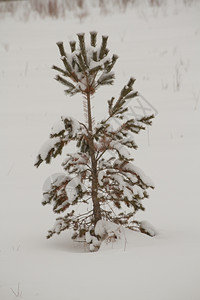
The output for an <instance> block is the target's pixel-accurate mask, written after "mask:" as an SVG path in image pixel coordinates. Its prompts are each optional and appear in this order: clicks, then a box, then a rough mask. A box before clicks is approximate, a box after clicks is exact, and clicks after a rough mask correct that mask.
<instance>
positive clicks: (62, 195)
mask: <svg viewBox="0 0 200 300" xmlns="http://www.w3.org/2000/svg"><path fill="white" fill-rule="evenodd" d="M77 36H78V45H77V42H76V41H70V43H69V44H70V49H71V53H70V54H67V53H66V52H65V49H64V45H63V42H58V43H57V46H58V49H59V52H60V56H61V60H62V63H63V67H62V68H61V67H57V66H55V65H54V66H53V67H52V68H53V69H54V70H55V71H57V72H58V74H59V75H57V76H56V78H55V79H56V80H57V81H58V82H60V83H61V84H62V85H64V86H65V87H66V90H65V93H66V94H67V95H70V96H73V95H75V94H77V93H80V94H81V95H82V97H83V101H84V113H85V116H86V121H85V123H83V122H79V121H78V120H75V119H74V118H72V117H69V116H62V117H61V120H60V121H59V122H58V123H57V124H56V125H55V126H54V127H53V128H52V131H51V134H50V139H49V140H48V142H47V143H45V144H44V145H43V147H42V148H41V150H40V153H39V154H38V156H37V161H36V163H35V166H36V167H39V165H40V164H41V163H42V162H46V163H47V164H49V163H51V160H52V158H55V157H57V156H58V155H61V154H62V151H63V148H64V147H65V146H67V145H68V143H69V142H71V141H75V142H76V147H77V151H76V152H75V153H73V154H67V156H66V157H65V159H64V161H63V163H62V166H63V168H64V171H65V173H63V174H59V175H57V176H54V178H53V180H52V182H51V184H50V185H49V187H48V188H47V189H46V190H45V191H44V193H43V201H42V204H43V205H46V204H51V205H52V206H53V211H54V213H57V214H60V213H65V215H64V216H61V217H58V218H57V219H56V223H55V225H54V227H53V228H52V229H51V230H49V232H48V236H47V238H50V237H52V235H54V234H55V233H57V234H59V233H60V232H62V231H64V230H66V229H73V232H74V233H73V236H72V238H73V239H78V238H79V239H80V238H83V239H86V241H87V243H88V244H90V250H95V249H98V247H99V246H100V244H101V241H102V240H103V239H104V238H105V236H108V235H109V236H112V235H116V232H117V230H115V228H118V227H119V225H120V226H121V225H123V226H125V227H127V228H130V229H133V230H140V231H141V232H144V233H147V234H149V232H148V231H147V232H145V229H144V228H143V227H142V226H141V224H140V222H137V221H136V220H135V213H136V212H137V211H138V210H144V207H143V205H142V199H144V198H147V197H148V193H147V189H148V188H154V185H153V183H152V181H151V180H150V178H148V177H147V176H146V175H145V174H144V172H143V171H142V170H141V169H139V168H138V167H136V166H135V164H134V163H133V158H132V157H131V155H130V151H129V149H137V145H136V144H135V142H134V140H133V134H138V133H139V132H140V131H141V130H144V129H145V125H151V122H152V118H153V117H154V116H153V115H151V116H148V117H147V116H144V117H141V118H139V119H135V118H131V119H130V118H127V110H128V108H127V107H126V103H127V100H129V99H133V98H135V97H137V96H138V92H137V91H135V90H134V89H133V85H134V82H135V79H134V78H130V80H129V81H128V83H127V84H126V85H125V86H124V87H123V88H122V90H121V92H120V95H119V97H118V98H114V97H112V98H111V99H110V100H108V115H107V117H105V118H104V119H103V120H102V121H101V122H99V123H97V124H95V122H94V119H93V115H92V109H91V96H92V95H94V94H95V93H96V92H97V90H98V89H99V88H100V87H101V86H103V85H112V84H113V82H114V78H115V74H114V72H113V71H112V70H113V67H114V65H115V63H116V61H117V59H118V56H117V55H115V54H114V55H112V57H111V56H109V55H108V53H109V50H108V48H107V40H108V36H104V35H103V36H102V41H101V44H100V47H98V45H97V33H96V32H90V45H86V42H85V35H84V33H80V34H77ZM116 121H117V122H116ZM116 124H118V125H117V127H116V126H114V125H116ZM111 224H116V225H113V226H111ZM115 226H118V227H115Z"/></svg>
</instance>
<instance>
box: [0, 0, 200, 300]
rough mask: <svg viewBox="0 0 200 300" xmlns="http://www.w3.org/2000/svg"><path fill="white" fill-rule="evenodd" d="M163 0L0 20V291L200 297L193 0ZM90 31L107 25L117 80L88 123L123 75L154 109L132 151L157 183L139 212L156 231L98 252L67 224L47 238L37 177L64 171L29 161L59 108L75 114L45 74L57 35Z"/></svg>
mask: <svg viewBox="0 0 200 300" xmlns="http://www.w3.org/2000/svg"><path fill="white" fill-rule="evenodd" d="M169 3H171V1H169ZM169 3H168V4H167V5H164V6H161V7H160V6H158V7H157V8H149V7H147V6H143V5H141V6H136V7H135V8H134V9H131V10H130V11H127V12H126V13H124V14H123V13H119V12H113V14H108V15H106V16H105V15H100V14H98V13H97V12H95V10H94V11H93V12H91V13H90V15H89V16H88V17H87V18H85V19H82V20H81V22H80V19H79V18H74V17H72V16H71V17H70V16H69V17H68V18H66V20H52V19H48V18H46V19H44V20H40V19H37V21H36V20H34V18H32V19H30V20H29V21H27V22H20V21H16V20H15V18H12V17H6V18H4V19H1V20H0V101H1V102H0V103H1V109H0V140H1V142H0V150H1V156H0V160H1V175H0V176H1V177H0V182H1V200H0V206H1V211H0V299H2V300H9V299H15V298H17V296H18V298H20V297H21V298H23V299H26V300H33V299H38V300H55V299H58V300H64V299H69V300H73V299H76V300H79V299H87V300H91V299H97V300H101V299H111V300H112V299H115V300H118V299H136V300H146V299H148V300H157V299H158V300H165V299H166V300H169V299H170V300H189V299H191V300H198V299H200V286H199V280H200V255H199V253H200V233H199V230H200V218H199V211H200V198H199V170H200V155H199V153H200V76H199V70H200V56H199V53H200V21H199V15H200V3H199V2H198V1H188V3H191V5H185V6H184V5H183V4H180V5H178V4H177V2H176V6H173V5H172V6H170V5H169ZM185 3H187V1H185ZM91 30H97V31H98V32H99V33H100V34H108V35H109V48H110V49H111V51H112V53H116V54H118V55H119V57H120V58H119V60H118V62H117V64H116V67H115V73H116V81H115V82H116V84H115V85H114V86H112V87H106V88H104V87H103V88H101V89H100V90H99V93H98V94H97V96H96V97H95V99H94V100H93V101H94V112H95V114H96V120H99V118H100V117H102V116H104V114H105V112H106V109H107V104H106V103H107V100H108V99H110V97H111V96H113V95H117V93H118V92H119V91H120V89H121V88H122V86H123V85H124V84H126V83H127V81H128V79H129V77H130V76H134V77H135V78H136V79H137V81H136V83H135V87H136V88H137V89H138V90H139V91H140V92H141V93H142V94H143V95H144V96H145V97H146V98H147V99H148V101H149V102H150V103H151V104H152V105H153V106H154V107H155V108H156V109H157V110H158V112H159V114H158V115H157V116H156V118H155V120H154V121H153V126H152V127H151V128H149V130H148V132H147V131H146V132H144V133H143V134H141V136H137V137H136V142H137V143H138V144H139V149H138V150H137V151H135V152H134V153H133V155H134V157H135V163H136V164H137V165H138V166H139V167H141V168H142V169H143V170H144V171H145V173H147V174H148V175H149V176H151V178H152V179H153V180H154V182H155V185H156V189H155V190H153V191H152V192H151V194H150V198H149V199H148V200H145V207H146V211H145V212H144V213H139V214H138V216H136V217H137V218H138V219H139V220H143V219H145V220H148V221H150V222H151V223H152V224H153V225H154V227H156V229H157V230H158V232H159V234H158V235H157V236H156V237H154V238H151V237H148V236H146V235H142V234H139V233H136V232H129V231H124V233H123V234H122V238H121V240H120V241H118V242H117V243H114V244H112V243H111V244H108V245H106V244H104V245H102V247H101V249H100V251H99V252H96V253H88V252H86V249H84V246H81V245H80V244H77V243H74V242H73V241H72V240H71V239H70V234H69V233H67V232H66V233H63V234H61V235H60V236H56V237H53V238H52V239H51V240H46V239H45V236H46V233H47V230H48V229H49V228H51V227H52V225H53V223H54V220H55V216H54V215H53V214H52V212H51V209H50V208H47V207H42V205H41V203H40V200H41V190H42V185H43V182H44V180H45V179H46V177H47V176H49V175H50V174H52V173H54V172H61V171H62V169H61V167H60V162H59V159H57V160H55V161H54V162H53V163H52V165H50V166H45V165H44V166H41V168H40V169H36V168H35V167H33V164H34V162H35V158H36V155H37V152H38V150H39V148H40V146H41V144H42V143H43V142H44V141H45V139H46V138H47V137H48V134H49V131H50V128H51V126H52V125H53V124H54V123H55V121H57V120H58V119H59V118H60V116H61V115H63V114H64V115H71V116H73V117H75V118H78V119H81V118H83V113H82V100H81V99H80V98H79V96H75V97H73V98H67V97H66V96H65V95H64V93H63V90H62V87H61V86H60V85H59V84H58V83H57V82H56V81H54V80H53V77H54V76H55V72H54V71H53V70H51V66H52V65H53V64H57V65H58V64H59V55H58V50H57V47H56V44H55V43H56V42H57V41H60V40H63V41H65V42H66V43H67V42H68V40H70V39H74V38H75V34H76V33H77V32H86V33H87V32H89V31H91Z"/></svg>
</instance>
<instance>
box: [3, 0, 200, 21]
mask: <svg viewBox="0 0 200 300" xmlns="http://www.w3.org/2000/svg"><path fill="white" fill-rule="evenodd" d="M197 2H200V0H180V2H179V3H180V4H181V5H183V6H185V7H189V6H192V5H194V4H195V3H197ZM140 5H143V6H146V7H152V8H154V9H155V8H157V9H158V8H162V7H163V6H166V5H167V0H144V1H141V0H88V1H86V0H15V1H12V0H7V1H6V0H0V19H1V18H4V17H5V16H7V15H11V16H13V17H16V18H18V19H20V20H22V21H27V20H28V19H29V18H30V17H31V16H39V17H40V18H46V17H51V18H55V19H60V18H62V19H65V18H66V16H67V15H68V14H69V13H73V14H74V16H76V17H77V18H79V19H80V20H82V19H84V18H86V17H87V16H88V15H89V14H90V10H91V9H92V7H96V8H98V10H99V13H100V14H102V15H108V14H111V13H112V12H113V8H114V9H115V10H118V11H120V12H122V13H124V12H126V11H127V10H128V9H129V8H131V7H138V6H140Z"/></svg>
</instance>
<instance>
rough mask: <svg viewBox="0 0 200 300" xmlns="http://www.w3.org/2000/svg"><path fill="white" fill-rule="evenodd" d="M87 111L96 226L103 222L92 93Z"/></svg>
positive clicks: (88, 93)
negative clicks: (94, 137)
mask: <svg viewBox="0 0 200 300" xmlns="http://www.w3.org/2000/svg"><path fill="white" fill-rule="evenodd" d="M87 109H88V131H89V134H88V139H89V153H90V157H91V164H92V201H93V215H94V223H95V224H96V223H97V222H98V221H99V220H101V208H100V204H99V201H98V197H97V193H98V173H97V161H96V158H95V149H94V140H93V135H92V113H91V101H90V92H89V91H88V92H87Z"/></svg>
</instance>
